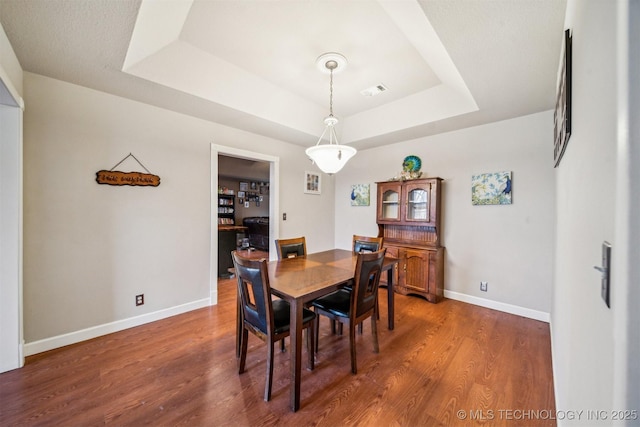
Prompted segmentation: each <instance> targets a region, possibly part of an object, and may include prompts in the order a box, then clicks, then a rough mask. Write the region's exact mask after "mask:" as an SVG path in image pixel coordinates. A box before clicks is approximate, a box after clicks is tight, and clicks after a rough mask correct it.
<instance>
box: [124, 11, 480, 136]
mask: <svg viewBox="0 0 640 427" xmlns="http://www.w3.org/2000/svg"><path fill="white" fill-rule="evenodd" d="M379 3H380V5H381V6H382V7H383V10H384V11H385V12H386V13H387V14H388V15H389V17H390V19H391V20H392V21H393V22H394V23H395V25H397V27H398V28H399V29H400V30H401V32H402V33H403V34H404V35H405V36H406V37H407V39H408V41H409V43H411V44H412V45H413V46H414V47H415V48H416V50H417V51H418V52H419V53H420V55H421V56H422V57H423V58H424V60H425V62H427V63H428V64H429V66H430V67H431V68H432V69H433V70H434V72H435V74H436V75H437V76H438V78H439V80H440V81H441V82H442V83H441V84H440V85H438V86H435V87H432V88H430V89H427V90H424V91H422V92H419V93H416V94H413V95H409V96H407V97H405V98H402V99H399V100H397V101H394V102H391V103H388V104H385V105H381V106H379V107H376V108H373V109H370V110H367V111H362V112H359V113H356V114H353V115H351V116H348V117H344V118H342V120H341V122H340V126H339V127H338V128H337V130H338V131H339V133H341V135H340V139H341V142H342V143H343V144H349V143H353V142H357V141H361V140H366V139H369V138H372V137H375V136H378V135H384V134H389V133H392V132H396V131H400V130H404V129H407V128H411V127H416V126H420V125H424V124H426V123H430V122H433V121H437V120H442V119H446V118H449V117H454V116H457V115H460V114H465V113H468V112H471V111H476V110H477V109H478V107H477V105H476V103H475V100H474V99H473V97H472V96H471V93H470V92H469V90H468V88H467V86H466V84H465V83H464V81H463V80H462V77H461V76H460V73H459V72H458V70H457V69H456V67H455V65H454V64H453V61H452V60H451V58H450V57H449V55H448V53H447V51H446V49H445V48H444V46H443V45H442V43H441V42H440V39H439V38H438V36H437V34H436V32H435V31H434V29H433V27H432V26H431V23H430V22H429V20H428V19H427V17H426V16H425V14H424V11H423V10H422V8H421V7H420V5H419V4H418V3H417V2H415V1H402V2H398V1H392V0H380V1H379ZM192 4H193V0H181V1H176V2H163V1H157V0H143V1H142V4H141V7H140V10H139V12H138V16H137V19H136V25H135V28H134V31H133V35H132V38H131V42H130V45H129V49H128V52H127V56H126V60H125V62H124V67H123V71H124V72H126V73H129V74H132V75H135V76H138V77H140V78H143V79H146V80H149V81H152V82H155V83H158V84H161V85H164V86H167V87H171V88H174V89H177V90H179V91H181V92H184V93H188V94H191V95H194V96H198V97H200V98H203V99H206V100H208V101H211V102H214V103H217V104H219V105H223V106H226V107H229V108H232V109H234V110H237V111H241V112H244V113H245V114H248V115H251V116H254V117H259V118H261V119H264V120H267V121H269V122H273V123H277V124H279V125H282V126H286V127H288V128H291V129H295V130H297V131H300V132H304V133H307V134H309V135H315V134H318V133H319V132H320V130H321V122H319V120H318V118H319V117H323V116H324V115H326V113H327V112H326V111H325V107H320V106H318V105H317V104H315V103H313V102H310V101H308V100H306V99H304V98H302V97H300V96H298V95H295V94H293V93H291V92H289V91H286V90H283V89H282V88H280V87H278V86H276V85H274V84H272V83H270V82H268V81H266V80H265V79H263V78H260V77H259V76H256V75H254V74H252V73H250V72H248V71H246V70H244V69H242V68H240V67H238V66H236V65H234V64H232V63H229V62H228V61H225V60H224V59H222V58H219V57H216V56H214V55H211V54H209V53H208V52H205V51H204V50H202V49H199V48H197V47H195V46H194V45H192V44H190V43H187V42H184V41H181V40H179V36H180V32H181V30H182V28H183V26H184V25H185V22H186V19H187V16H188V14H189V9H190V7H191V5H192ZM230 37H232V35H230Z"/></svg>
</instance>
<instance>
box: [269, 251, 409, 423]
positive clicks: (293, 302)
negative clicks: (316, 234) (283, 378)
mask: <svg viewBox="0 0 640 427" xmlns="http://www.w3.org/2000/svg"><path fill="white" fill-rule="evenodd" d="M357 259H358V255H357V253H354V252H352V251H349V250H344V249H331V250H327V251H323V252H316V253H312V254H307V255H305V256H302V257H296V258H287V259H282V260H277V261H270V262H269V263H268V270H269V283H270V285H271V293H272V294H273V295H275V296H277V297H279V298H282V299H284V300H286V301H288V302H289V307H290V310H291V312H290V316H291V318H290V349H289V352H290V358H291V362H290V369H291V384H290V404H291V410H292V411H294V412H295V411H297V410H298V409H299V408H300V385H301V372H302V309H303V307H304V306H305V304H307V303H309V302H311V301H313V300H314V299H316V298H318V297H321V296H323V295H327V294H329V293H331V292H333V291H336V290H337V289H339V288H341V287H343V286H344V285H345V284H346V283H347V282H349V281H351V280H352V279H353V278H354V273H355V267H356V261H357ZM397 264H398V259H397V258H393V257H390V256H386V257H385V258H384V263H383V266H382V269H383V272H384V271H386V272H387V283H386V285H387V309H388V314H387V320H388V327H389V329H390V330H392V329H393V327H394V320H393V318H394V289H393V269H394V266H395V265H397ZM316 333H319V331H316Z"/></svg>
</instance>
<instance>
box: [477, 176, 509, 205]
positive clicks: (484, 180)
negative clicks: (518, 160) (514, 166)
mask: <svg viewBox="0 0 640 427" xmlns="http://www.w3.org/2000/svg"><path fill="white" fill-rule="evenodd" d="M471 204H472V205H510V204H511V172H494V173H483V174H480V175H473V176H472V177H471Z"/></svg>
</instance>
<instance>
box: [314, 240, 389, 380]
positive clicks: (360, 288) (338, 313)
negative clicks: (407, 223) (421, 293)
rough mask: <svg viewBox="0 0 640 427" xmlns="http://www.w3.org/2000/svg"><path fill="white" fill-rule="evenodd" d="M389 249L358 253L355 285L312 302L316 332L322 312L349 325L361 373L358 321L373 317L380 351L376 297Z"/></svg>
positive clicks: (354, 370) (375, 346)
mask: <svg viewBox="0 0 640 427" xmlns="http://www.w3.org/2000/svg"><path fill="white" fill-rule="evenodd" d="M385 252H386V249H381V250H379V251H376V252H370V253H358V261H357V262H356V270H355V274H354V282H353V289H352V290H351V291H347V290H345V289H339V290H337V291H335V292H333V293H331V294H329V295H326V296H323V297H320V298H318V299H315V300H314V301H313V302H312V303H311V306H312V307H313V309H314V311H315V312H316V315H317V317H316V332H319V326H320V315H323V316H326V317H328V318H329V319H331V320H332V321H337V322H339V323H340V324H345V325H348V326H349V347H350V349H351V372H352V373H353V374H356V373H358V368H357V363H356V325H358V324H359V323H362V321H364V320H366V319H367V318H368V317H370V318H371V334H372V338H373V351H374V353H378V352H379V347H378V326H377V322H378V319H377V311H378V309H377V306H378V304H377V301H378V285H379V284H380V275H381V274H382V263H383V261H384V255H385ZM319 335H320V334H319V333H316V343H315V351H316V352H317V351H318V336H319Z"/></svg>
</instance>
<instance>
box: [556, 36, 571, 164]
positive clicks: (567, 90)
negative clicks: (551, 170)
mask: <svg viewBox="0 0 640 427" xmlns="http://www.w3.org/2000/svg"><path fill="white" fill-rule="evenodd" d="M571 43H572V38H571V30H565V32H564V45H563V54H562V61H561V62H560V70H559V72H558V91H557V93H556V111H555V113H554V114H553V121H554V125H553V136H554V141H553V167H558V165H559V164H560V160H561V159H562V155H563V154H564V150H565V149H566V148H567V143H568V142H569V136H571Z"/></svg>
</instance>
